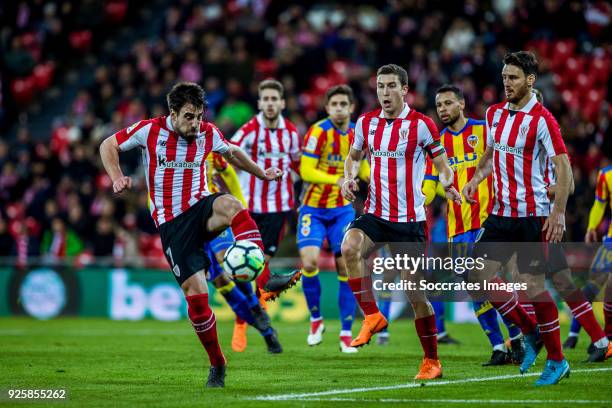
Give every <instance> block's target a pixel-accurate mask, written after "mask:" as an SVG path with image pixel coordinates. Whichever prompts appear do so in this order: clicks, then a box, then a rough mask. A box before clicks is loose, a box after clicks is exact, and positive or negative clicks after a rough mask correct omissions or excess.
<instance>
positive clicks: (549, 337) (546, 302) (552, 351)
mask: <svg viewBox="0 0 612 408" xmlns="http://www.w3.org/2000/svg"><path fill="white" fill-rule="evenodd" d="M532 304H533V308H534V309H535V312H536V316H537V318H538V326H539V328H540V338H541V339H542V342H544V346H545V347H546V351H547V352H548V359H549V360H554V361H561V360H563V351H562V350H561V333H560V330H559V311H558V310H557V305H556V304H555V301H554V300H553V298H552V297H551V296H550V293H548V291H544V292H542V293H540V294H539V295H538V296H536V297H535V298H534V299H533V303H532Z"/></svg>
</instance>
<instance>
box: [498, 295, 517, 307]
mask: <svg viewBox="0 0 612 408" xmlns="http://www.w3.org/2000/svg"><path fill="white" fill-rule="evenodd" d="M512 302H516V300H515V299H514V297H511V298H510V300H508V301H507V302H506V303H504V304H503V305H501V306H500V307H499V309H497V310H503V309H504V308H505V307H506V306H507V305H508V304H509V303H512Z"/></svg>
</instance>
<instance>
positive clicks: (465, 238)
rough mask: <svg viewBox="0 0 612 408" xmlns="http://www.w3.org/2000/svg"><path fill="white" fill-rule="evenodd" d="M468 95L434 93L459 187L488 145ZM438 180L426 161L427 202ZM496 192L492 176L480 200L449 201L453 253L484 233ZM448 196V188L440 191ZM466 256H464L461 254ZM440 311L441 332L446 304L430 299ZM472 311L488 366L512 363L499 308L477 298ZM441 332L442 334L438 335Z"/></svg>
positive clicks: (449, 88)
mask: <svg viewBox="0 0 612 408" xmlns="http://www.w3.org/2000/svg"><path fill="white" fill-rule="evenodd" d="M464 109H465V99H464V98H463V93H462V92H461V90H460V89H459V88H457V87H455V86H453V85H444V86H442V87H441V88H439V89H438V90H437V91H436V111H437V113H438V116H439V118H440V120H441V121H442V123H443V124H444V125H445V126H446V127H445V128H444V129H443V130H442V131H441V132H440V142H441V143H442V145H443V146H444V149H445V150H446V154H447V156H448V161H449V164H450V167H451V168H452V169H453V171H454V173H455V181H454V183H455V188H456V189H458V191H460V190H461V189H463V187H464V186H465V185H466V184H467V182H468V181H469V180H470V179H471V178H472V176H473V175H474V173H475V172H476V168H477V166H478V162H479V161H480V158H481V157H482V154H483V153H484V150H485V148H486V125H485V122H484V121H481V120H475V119H470V118H466V117H465V115H464V113H463V110H464ZM437 184H439V183H438V175H437V174H436V171H435V168H433V166H432V165H431V163H428V166H427V172H426V175H425V181H424V182H423V192H424V193H425V197H426V204H429V203H431V202H432V201H433V199H434V197H435V195H436V192H437V190H438V188H437ZM492 192H493V180H492V178H491V177H489V179H488V180H487V182H485V183H482V184H480V186H479V189H478V199H477V201H476V203H474V204H470V203H468V202H467V200H464V201H463V202H462V203H461V204H457V203H455V202H452V201H448V205H447V225H448V230H447V235H448V240H449V242H452V243H453V247H452V248H453V251H454V250H457V249H459V247H460V245H459V244H460V243H464V244H465V245H469V243H473V242H476V240H477V238H478V234H479V233H480V231H481V225H482V223H483V222H484V220H485V219H486V218H487V217H488V215H489V211H491V204H492V201H491V197H492ZM439 195H441V196H443V197H444V192H441V193H439ZM462 256H464V255H462ZM432 305H433V306H434V310H435V311H436V323H437V325H438V333H440V334H443V333H445V330H444V318H443V316H444V304H443V303H441V302H432ZM474 311H475V313H476V317H477V318H478V321H479V323H480V325H481V326H482V328H483V330H484V331H485V333H486V334H487V336H488V337H489V341H490V343H491V346H492V347H493V354H492V355H491V359H490V360H489V361H488V362H487V363H485V364H484V365H501V364H506V363H507V362H509V361H510V355H509V353H508V349H507V347H506V345H505V343H504V337H503V335H502V332H501V329H500V327H499V323H498V322H497V311H496V310H495V309H494V308H493V307H492V305H491V304H490V303H489V302H474ZM506 326H508V331H509V333H510V338H511V344H512V348H513V349H516V352H515V353H514V355H513V356H512V358H513V359H517V360H518V359H520V356H519V355H518V353H519V351H520V350H522V348H521V344H520V342H521V332H520V330H519V329H518V327H516V326H514V325H513V324H511V323H509V322H506ZM440 334H439V336H440ZM444 340H445V339H444V337H443V336H440V338H439V340H438V342H440V343H444V342H445V341H444Z"/></svg>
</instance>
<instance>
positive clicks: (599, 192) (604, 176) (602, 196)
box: [588, 166, 612, 237]
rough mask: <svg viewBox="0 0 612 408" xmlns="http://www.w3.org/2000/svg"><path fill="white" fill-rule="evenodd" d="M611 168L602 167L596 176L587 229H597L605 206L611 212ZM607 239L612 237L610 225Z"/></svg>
mask: <svg viewBox="0 0 612 408" xmlns="http://www.w3.org/2000/svg"><path fill="white" fill-rule="evenodd" d="M610 193H612V166H608V167H604V168H603V169H601V170H599V173H598V174H597V185H596V186H595V202H594V203H593V207H592V208H591V212H590V213H589V227H588V228H589V229H597V227H598V226H599V224H600V223H601V220H602V219H603V216H604V215H605V212H606V206H609V207H610V209H611V210H612V200H611V199H610ZM608 237H612V224H610V227H609V228H608Z"/></svg>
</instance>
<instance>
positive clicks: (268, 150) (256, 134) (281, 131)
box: [231, 112, 300, 213]
mask: <svg viewBox="0 0 612 408" xmlns="http://www.w3.org/2000/svg"><path fill="white" fill-rule="evenodd" d="M231 142H232V143H234V144H236V145H238V146H239V147H240V148H241V149H243V150H244V151H245V152H246V153H247V154H248V155H250V156H251V159H253V161H254V162H255V163H257V165H258V166H259V167H261V168H263V169H267V168H269V167H278V168H279V169H281V170H282V171H283V177H282V179H281V180H280V181H266V180H260V179H258V178H257V177H255V176H254V175H252V174H250V173H247V172H245V171H241V172H240V175H239V178H240V185H241V187H242V192H243V193H244V198H245V199H246V201H247V203H248V209H249V211H251V212H254V213H274V212H281V211H290V210H291V209H293V179H292V177H291V171H290V169H291V168H292V167H293V168H294V169H295V168H297V167H295V166H296V163H299V159H300V140H299V136H298V132H297V128H296V127H295V125H294V124H293V123H291V122H290V121H289V120H287V119H285V118H284V117H283V116H282V115H281V116H280V117H279V118H278V128H276V129H270V128H267V127H266V125H265V122H264V117H263V113H261V112H260V113H259V114H257V115H256V116H254V117H253V118H252V119H251V120H249V121H248V122H247V123H245V124H244V125H242V127H241V128H240V129H238V131H237V132H236V133H235V134H234V136H233V137H232V139H231Z"/></svg>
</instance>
